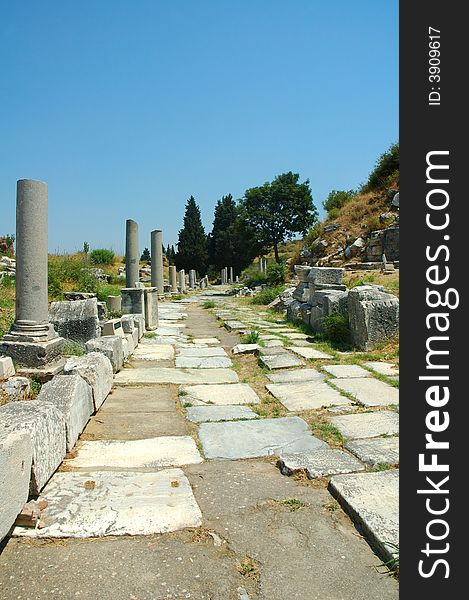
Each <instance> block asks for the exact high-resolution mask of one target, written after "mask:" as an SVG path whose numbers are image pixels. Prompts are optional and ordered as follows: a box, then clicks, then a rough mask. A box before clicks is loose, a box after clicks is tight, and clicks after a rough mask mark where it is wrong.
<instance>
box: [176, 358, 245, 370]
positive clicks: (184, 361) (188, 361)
mask: <svg viewBox="0 0 469 600" xmlns="http://www.w3.org/2000/svg"><path fill="white" fill-rule="evenodd" d="M232 365H233V363H232V362H231V359H230V358H228V357H225V356H201V357H197V356H176V367H178V368H181V369H223V368H225V367H231V366H232Z"/></svg>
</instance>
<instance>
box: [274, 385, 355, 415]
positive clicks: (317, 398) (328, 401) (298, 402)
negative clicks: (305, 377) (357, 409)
mask: <svg viewBox="0 0 469 600" xmlns="http://www.w3.org/2000/svg"><path fill="white" fill-rule="evenodd" d="M265 387H266V388H267V389H268V390H269V392H270V393H271V394H272V396H274V398H277V400H279V401H280V402H281V403H282V404H283V405H284V406H285V408H287V409H288V410H291V411H297V410H312V409H316V408H322V407H323V406H330V405H334V404H351V403H352V402H351V401H350V400H349V399H348V398H346V397H345V396H342V394H340V393H339V392H338V391H337V390H334V389H332V388H331V387H330V386H329V385H327V383H325V382H323V381H301V382H296V383H268V384H267V385H266V386H265Z"/></svg>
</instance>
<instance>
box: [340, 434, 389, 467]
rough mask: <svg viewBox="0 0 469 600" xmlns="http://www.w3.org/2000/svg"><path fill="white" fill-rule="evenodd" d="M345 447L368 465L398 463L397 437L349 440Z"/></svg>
mask: <svg viewBox="0 0 469 600" xmlns="http://www.w3.org/2000/svg"><path fill="white" fill-rule="evenodd" d="M345 448H346V449H347V450H348V451H349V452H351V453H352V454H355V456H356V457H357V458H359V459H360V460H362V461H363V462H364V463H366V464H367V465H368V466H370V467H375V466H376V465H379V464H387V465H393V466H395V465H398V464H399V438H398V437H384V438H382V437H375V438H370V439H366V440H350V441H349V442H347V443H346V444H345Z"/></svg>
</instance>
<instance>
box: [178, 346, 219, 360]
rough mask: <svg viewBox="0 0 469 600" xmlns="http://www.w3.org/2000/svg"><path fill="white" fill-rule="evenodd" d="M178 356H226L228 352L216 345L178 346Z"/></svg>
mask: <svg viewBox="0 0 469 600" xmlns="http://www.w3.org/2000/svg"><path fill="white" fill-rule="evenodd" d="M178 356H190V357H196V358H201V357H213V356H215V357H216V356H225V357H227V356H228V354H227V353H226V351H225V349H224V348H222V347H221V346H218V347H213V348H191V347H188V348H180V350H179V352H178Z"/></svg>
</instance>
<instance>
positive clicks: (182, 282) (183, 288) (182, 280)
mask: <svg viewBox="0 0 469 600" xmlns="http://www.w3.org/2000/svg"><path fill="white" fill-rule="evenodd" d="M178 277H179V291H180V292H181V294H184V293H185V291H186V273H185V271H184V269H181V270H180V271H179V273H178Z"/></svg>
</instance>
